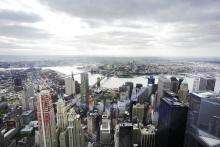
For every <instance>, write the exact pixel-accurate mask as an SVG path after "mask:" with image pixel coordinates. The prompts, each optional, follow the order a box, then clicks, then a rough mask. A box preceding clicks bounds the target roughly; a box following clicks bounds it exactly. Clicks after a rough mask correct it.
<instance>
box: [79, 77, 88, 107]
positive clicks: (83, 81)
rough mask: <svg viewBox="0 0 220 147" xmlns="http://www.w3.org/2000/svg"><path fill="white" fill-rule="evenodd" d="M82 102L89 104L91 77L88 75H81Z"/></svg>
mask: <svg viewBox="0 0 220 147" xmlns="http://www.w3.org/2000/svg"><path fill="white" fill-rule="evenodd" d="M80 94H81V102H82V103H86V104H87V103H88V98H89V76H88V73H81V85H80Z"/></svg>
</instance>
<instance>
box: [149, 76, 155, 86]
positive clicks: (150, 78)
mask: <svg viewBox="0 0 220 147" xmlns="http://www.w3.org/2000/svg"><path fill="white" fill-rule="evenodd" d="M154 83H155V78H154V77H153V76H150V77H149V78H148V84H152V85H153V84H154Z"/></svg>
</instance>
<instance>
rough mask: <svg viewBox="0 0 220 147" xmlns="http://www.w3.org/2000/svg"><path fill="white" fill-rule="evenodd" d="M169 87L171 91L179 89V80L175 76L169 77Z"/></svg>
mask: <svg viewBox="0 0 220 147" xmlns="http://www.w3.org/2000/svg"><path fill="white" fill-rule="evenodd" d="M170 80H171V88H170V90H171V91H173V92H174V93H177V92H178V90H179V81H178V80H177V78H176V77H171V78H170Z"/></svg>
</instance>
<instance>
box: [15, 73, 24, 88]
mask: <svg viewBox="0 0 220 147" xmlns="http://www.w3.org/2000/svg"><path fill="white" fill-rule="evenodd" d="M22 89H23V87H22V79H21V77H19V76H17V77H16V78H15V79H14V90H15V91H16V92H18V91H21V90H22Z"/></svg>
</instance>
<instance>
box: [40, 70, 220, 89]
mask: <svg viewBox="0 0 220 147" xmlns="http://www.w3.org/2000/svg"><path fill="white" fill-rule="evenodd" d="M44 69H52V70H54V71H57V72H60V73H62V74H65V75H71V74H72V73H73V74H75V75H74V78H75V79H76V80H77V81H78V82H80V74H79V73H82V72H84V71H83V70H80V69H78V68H77V66H73V67H71V66H62V67H47V68H44ZM166 76H167V77H171V75H166ZM173 76H175V77H177V78H180V77H181V78H185V79H186V81H187V82H188V85H189V91H190V92H191V91H192V88H193V82H194V76H192V75H189V76H186V77H183V76H178V75H173ZM98 77H103V75H100V74H91V73H89V84H90V85H93V84H94V83H95V82H96V81H97V78H98ZM154 77H155V79H156V80H155V81H156V83H157V81H158V77H159V76H158V75H155V76H154ZM125 82H133V83H134V84H137V83H140V84H143V86H146V85H147V83H148V79H147V76H135V77H132V78H118V77H109V78H105V79H104V80H102V82H101V86H102V87H104V88H118V87H120V86H121V85H123V84H124V83H125ZM219 91H220V75H218V76H216V83H215V92H218V93H219Z"/></svg>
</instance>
